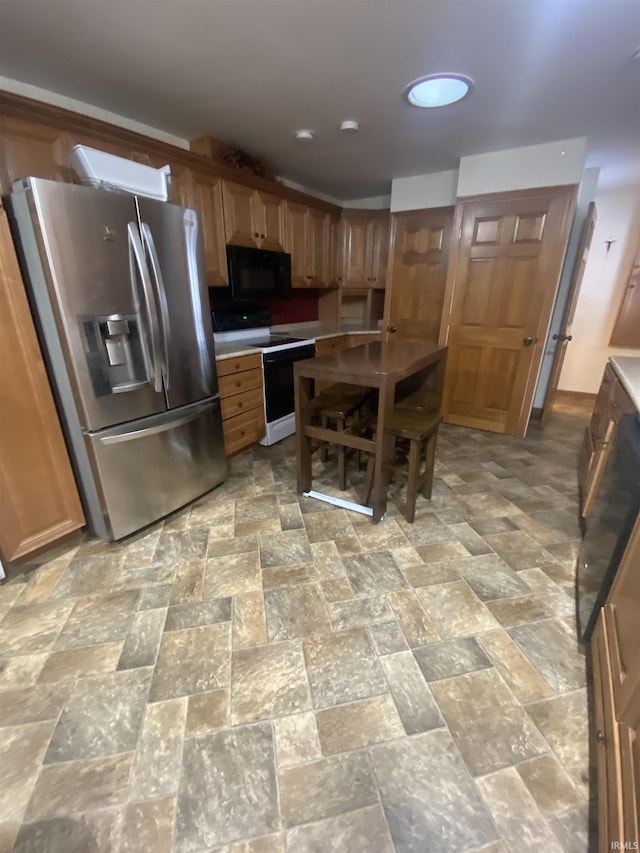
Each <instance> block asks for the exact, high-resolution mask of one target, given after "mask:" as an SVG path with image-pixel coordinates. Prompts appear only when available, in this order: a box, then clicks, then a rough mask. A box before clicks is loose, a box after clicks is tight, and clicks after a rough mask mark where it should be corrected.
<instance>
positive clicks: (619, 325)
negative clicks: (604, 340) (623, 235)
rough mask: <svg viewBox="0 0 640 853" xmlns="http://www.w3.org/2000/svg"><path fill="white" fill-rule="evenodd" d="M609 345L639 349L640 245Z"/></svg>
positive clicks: (639, 244)
mask: <svg viewBox="0 0 640 853" xmlns="http://www.w3.org/2000/svg"><path fill="white" fill-rule="evenodd" d="M609 344H610V346H612V347H640V243H638V250H637V252H636V256H635V259H634V261H633V266H632V268H631V274H630V275H629V280H628V281H627V286H626V288H625V291H624V296H623V298H622V305H621V306H620V312H619V313H618V318H617V320H616V324H615V326H614V327H613V332H612V334H611V340H610V341H609Z"/></svg>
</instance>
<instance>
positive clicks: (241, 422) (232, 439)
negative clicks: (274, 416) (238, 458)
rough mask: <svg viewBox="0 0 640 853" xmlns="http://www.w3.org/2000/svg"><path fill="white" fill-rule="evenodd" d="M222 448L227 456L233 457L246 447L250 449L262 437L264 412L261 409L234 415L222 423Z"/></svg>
mask: <svg viewBox="0 0 640 853" xmlns="http://www.w3.org/2000/svg"><path fill="white" fill-rule="evenodd" d="M222 429H223V431H224V447H225V451H226V454H227V456H233V454H234V453H238V452H239V451H240V450H244V449H245V448H246V447H251V445H253V444H255V443H256V442H257V441H259V440H260V439H261V438H263V437H264V433H265V430H264V412H263V410H262V407H260V408H257V409H252V410H251V411H250V412H244V413H243V414H241V415H235V416H234V417H233V418H229V419H228V420H226V421H223V422H222Z"/></svg>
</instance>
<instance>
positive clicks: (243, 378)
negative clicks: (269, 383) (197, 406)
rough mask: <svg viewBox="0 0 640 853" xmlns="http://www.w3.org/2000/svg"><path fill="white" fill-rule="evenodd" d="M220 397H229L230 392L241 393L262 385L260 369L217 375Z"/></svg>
mask: <svg viewBox="0 0 640 853" xmlns="http://www.w3.org/2000/svg"><path fill="white" fill-rule="evenodd" d="M218 387H219V390H220V397H221V398H224V397H230V396H231V395H232V394H242V393H244V392H245V391H250V390H251V389H252V388H261V387H262V371H261V370H245V371H244V372H243V373H233V374H229V375H228V376H219V377H218Z"/></svg>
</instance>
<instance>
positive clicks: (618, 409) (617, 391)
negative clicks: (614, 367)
mask: <svg viewBox="0 0 640 853" xmlns="http://www.w3.org/2000/svg"><path fill="white" fill-rule="evenodd" d="M635 411H636V407H635V406H634V405H633V403H632V402H631V397H629V395H628V394H627V392H626V391H625V390H624V388H623V387H622V383H621V382H620V381H616V383H615V385H614V386H613V402H612V404H611V415H612V417H613V419H614V420H615V422H616V423H619V422H620V420H621V419H622V416H623V415H630V414H633V413H634V412H635Z"/></svg>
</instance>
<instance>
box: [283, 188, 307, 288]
mask: <svg viewBox="0 0 640 853" xmlns="http://www.w3.org/2000/svg"><path fill="white" fill-rule="evenodd" d="M286 214H287V241H288V242H287V250H288V251H289V252H291V286H292V287H311V286H312V279H313V276H312V275H311V273H310V271H309V261H308V255H307V252H308V240H309V208H308V207H307V206H306V205H304V204H298V202H294V201H287V202H286Z"/></svg>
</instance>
